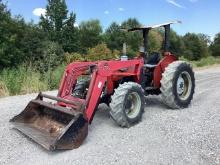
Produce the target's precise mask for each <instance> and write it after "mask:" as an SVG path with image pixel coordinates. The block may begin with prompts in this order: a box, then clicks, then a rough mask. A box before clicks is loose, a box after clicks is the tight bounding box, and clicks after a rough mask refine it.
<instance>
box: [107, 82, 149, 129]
mask: <svg viewBox="0 0 220 165" xmlns="http://www.w3.org/2000/svg"><path fill="white" fill-rule="evenodd" d="M144 106H145V98H144V92H143V89H142V87H141V86H140V85H139V84H137V83H134V82H125V83H123V84H120V85H119V87H118V88H117V89H115V92H114V94H113V95H112V97H111V103H110V109H111V110H110V115H111V117H112V118H113V120H114V121H115V122H116V123H117V124H118V125H119V126H121V127H130V126H131V125H133V124H135V123H137V122H139V121H140V120H141V117H142V113H143V111H144Z"/></svg>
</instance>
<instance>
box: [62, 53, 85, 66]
mask: <svg viewBox="0 0 220 165" xmlns="http://www.w3.org/2000/svg"><path fill="white" fill-rule="evenodd" d="M64 56H65V62H66V63H67V64H69V63H71V62H74V61H84V58H83V57H82V55H81V54H79V53H65V55H64Z"/></svg>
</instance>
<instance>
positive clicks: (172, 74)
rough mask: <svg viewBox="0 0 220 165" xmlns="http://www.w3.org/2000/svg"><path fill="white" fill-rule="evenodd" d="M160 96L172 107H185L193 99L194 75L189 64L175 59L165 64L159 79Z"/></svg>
mask: <svg viewBox="0 0 220 165" xmlns="http://www.w3.org/2000/svg"><path fill="white" fill-rule="evenodd" d="M160 82H161V87H160V91H161V97H162V100H163V102H164V103H165V104H166V105H167V106H168V107H170V108H172V109H180V108H186V107H188V106H189V104H190V103H191V100H192V99H193V94H194V90H195V77H194V72H193V70H192V67H191V66H190V64H188V63H186V62H183V61H175V62H173V63H171V64H169V65H168V66H167V68H166V69H165V71H164V73H163V74H162V79H161V81H160Z"/></svg>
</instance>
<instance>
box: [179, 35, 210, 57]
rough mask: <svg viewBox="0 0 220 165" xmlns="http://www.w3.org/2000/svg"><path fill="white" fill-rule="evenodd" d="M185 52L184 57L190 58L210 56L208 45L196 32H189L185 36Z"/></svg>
mask: <svg viewBox="0 0 220 165" xmlns="http://www.w3.org/2000/svg"><path fill="white" fill-rule="evenodd" d="M183 40H184V44H185V52H184V57H185V58H187V59H189V60H199V59H201V58H202V57H207V56H208V45H207V43H205V42H204V41H203V40H201V38H200V37H199V35H197V34H195V33H187V34H186V35H185V36H184V37H183Z"/></svg>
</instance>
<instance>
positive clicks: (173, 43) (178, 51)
mask: <svg viewBox="0 0 220 165" xmlns="http://www.w3.org/2000/svg"><path fill="white" fill-rule="evenodd" d="M184 49H185V45H184V41H183V38H182V37H181V36H179V35H178V34H177V33H176V32H175V31H174V30H172V29H171V31H170V52H172V53H173V54H175V55H177V56H183V54H184Z"/></svg>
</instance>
